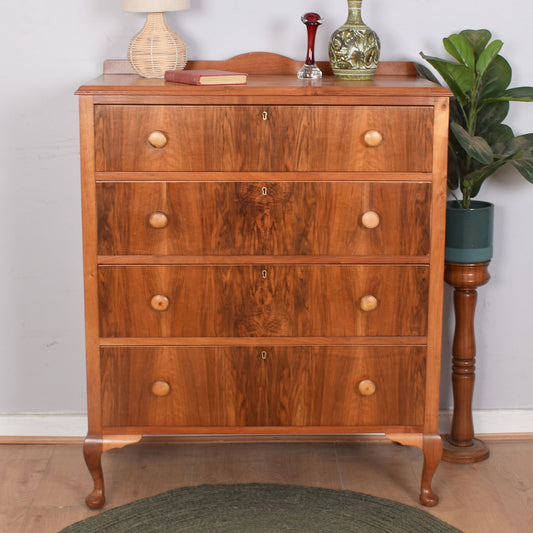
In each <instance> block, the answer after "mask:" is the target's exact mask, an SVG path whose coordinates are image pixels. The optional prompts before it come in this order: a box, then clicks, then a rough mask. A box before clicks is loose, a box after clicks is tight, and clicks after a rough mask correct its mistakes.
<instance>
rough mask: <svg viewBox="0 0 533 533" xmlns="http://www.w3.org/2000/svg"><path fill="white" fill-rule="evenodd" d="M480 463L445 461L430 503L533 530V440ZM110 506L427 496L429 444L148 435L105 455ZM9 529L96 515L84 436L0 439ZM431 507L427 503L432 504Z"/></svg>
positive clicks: (474, 525) (485, 527)
mask: <svg viewBox="0 0 533 533" xmlns="http://www.w3.org/2000/svg"><path fill="white" fill-rule="evenodd" d="M489 446H490V449H491V457H490V458H489V459H488V460H487V461H485V462H483V463H478V464H474V465H453V464H449V463H441V464H440V466H439V468H438V470H437V473H436V475H435V478H434V482H433V488H434V490H435V492H437V494H438V495H439V496H440V498H441V501H440V504H439V505H438V506H437V507H435V508H433V509H430V510H429V512H431V513H432V514H434V515H435V516H437V517H439V518H441V519H442V520H445V521H447V522H448V523H450V524H452V525H454V526H455V527H457V528H459V529H461V530H462V531H464V533H507V532H509V533H511V532H512V533H515V532H516V533H528V532H533V440H527V441H511V442H510V441H501V442H497V441H494V442H489ZM103 464H104V474H105V479H106V485H107V487H106V488H107V499H108V503H107V505H106V507H105V509H109V508H111V507H114V506H118V505H122V504H125V503H128V502H130V501H133V500H136V499H138V498H142V497H144V496H149V495H153V494H157V493H159V492H163V491H166V490H169V489H172V488H175V487H181V486H186V485H198V484H203V483H254V482H256V483H284V484H301V485H308V486H316V487H325V488H332V489H347V490H353V491H358V492H365V493H368V494H373V495H376V496H381V497H384V498H389V499H392V500H396V501H400V502H403V503H406V504H408V505H414V506H418V507H421V508H422V506H419V505H418V503H417V502H418V486H419V476H420V471H421V468H422V454H421V452H420V450H418V449H415V448H410V447H402V446H398V445H395V444H391V443H379V444H369V443H346V442H337V443H324V442H322V443H321V442H319V443H238V444H235V443H233V444H219V443H211V444H191V443H188V444H184V443H181V444H177V445H168V444H166V445H164V444H139V445H135V446H130V447H127V448H124V449H122V450H112V451H109V452H107V453H106V454H104V459H103ZM0 476H1V477H0V479H1V481H0V532H1V533H57V532H58V531H59V530H61V529H62V528H63V527H65V526H67V525H69V524H71V523H73V522H76V521H78V520H81V519H83V518H86V517H88V516H91V515H93V514H94V513H95V511H90V510H89V509H88V508H86V507H85V505H84V498H85V496H86V494H87V493H88V492H89V491H90V489H91V488H92V483H91V479H90V478H89V475H88V473H87V471H86V468H85V463H84V462H83V458H82V453H81V447H80V446H79V445H0ZM426 510H427V509H426Z"/></svg>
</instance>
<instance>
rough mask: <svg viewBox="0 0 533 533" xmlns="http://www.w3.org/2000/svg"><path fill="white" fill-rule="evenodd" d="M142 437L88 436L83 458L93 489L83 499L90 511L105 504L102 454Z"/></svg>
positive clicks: (133, 442) (135, 441)
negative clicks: (91, 479)
mask: <svg viewBox="0 0 533 533" xmlns="http://www.w3.org/2000/svg"><path fill="white" fill-rule="evenodd" d="M141 438H142V435H112V436H105V437H102V436H93V435H88V436H87V438H86V439H85V443H84V445H83V456H84V457H85V462H86V463H87V468H88V469H89V472H90V474H91V476H92V478H93V482H94V488H93V490H92V492H91V493H90V494H89V495H88V496H87V498H86V499H85V503H86V504H87V506H88V507H90V508H91V509H100V508H101V507H103V506H104V504H105V488H104V473H103V470H102V454H103V453H104V452H106V451H107V450H112V449H114V448H123V447H124V446H127V445H128V444H135V443H137V442H139V441H140V440H141Z"/></svg>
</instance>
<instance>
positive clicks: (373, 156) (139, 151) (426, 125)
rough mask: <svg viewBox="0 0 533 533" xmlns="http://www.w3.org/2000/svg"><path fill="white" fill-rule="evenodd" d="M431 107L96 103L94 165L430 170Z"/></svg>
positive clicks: (111, 168) (171, 168)
mask: <svg viewBox="0 0 533 533" xmlns="http://www.w3.org/2000/svg"><path fill="white" fill-rule="evenodd" d="M432 132H433V108H431V107H407V106H329V105H328V106H260V105H240V106H224V105H218V106H202V105H200V106H198V105H185V106H175V105H147V106H136V105H122V106H121V105H97V106H96V107H95V146H96V154H95V155H96V170H97V171H104V172H105V171H108V172H113V171H125V172H135V171H141V172H142V171H189V172H195V171H204V172H209V171H211V172H221V171H245V172H246V171H248V172H258V171H263V172H276V171H279V172H285V171H294V172H306V171H323V172H335V171H337V172H342V171H368V172H372V171H381V172H431V170H432V148H431V147H432Z"/></svg>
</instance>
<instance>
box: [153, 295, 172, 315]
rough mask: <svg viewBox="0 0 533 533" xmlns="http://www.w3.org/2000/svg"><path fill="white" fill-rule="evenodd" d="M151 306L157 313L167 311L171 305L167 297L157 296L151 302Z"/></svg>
mask: <svg viewBox="0 0 533 533" xmlns="http://www.w3.org/2000/svg"><path fill="white" fill-rule="evenodd" d="M150 305H151V306H152V309H154V310H155V311H166V310H167V309H168V306H169V305H170V301H169V299H168V298H167V297H166V296H163V295H162V294H156V295H155V296H154V297H152V299H151V300H150Z"/></svg>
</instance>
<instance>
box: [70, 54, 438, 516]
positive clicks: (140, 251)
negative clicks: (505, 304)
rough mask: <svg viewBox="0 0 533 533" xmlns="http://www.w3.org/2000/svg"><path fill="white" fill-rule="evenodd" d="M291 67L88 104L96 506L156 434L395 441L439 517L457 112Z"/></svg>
mask: <svg viewBox="0 0 533 533" xmlns="http://www.w3.org/2000/svg"><path fill="white" fill-rule="evenodd" d="M249 56H250V55H247V56H244V58H241V59H237V60H236V61H237V63H235V60H230V61H229V62H227V63H217V64H216V67H218V68H233V69H235V68H236V67H238V68H239V70H245V71H246V70H248V71H249V72H250V69H251V68H252V65H253V64H254V62H253V61H251V60H250V57H249ZM232 61H233V62H232ZM239 61H240V63H239ZM269 61H271V62H273V63H275V62H276V61H278V59H276V57H274V56H273V57H271V58H270V59H269ZM279 61H280V65H281V66H280V68H281V69H282V70H283V69H285V71H284V72H283V74H282V75H254V74H253V73H252V74H251V75H250V76H249V82H248V84H247V85H244V86H216V87H196V86H188V85H180V84H165V83H164V82H163V81H154V80H142V79H139V78H137V77H136V76H133V75H114V76H113V75H105V76H103V77H101V78H99V79H98V80H97V81H96V82H94V83H92V84H88V85H85V86H82V87H81V88H80V89H79V91H78V94H79V95H80V113H81V115H80V116H81V160H82V193H83V228H84V268H85V301H86V332H87V378H88V409H89V432H88V436H87V439H86V442H85V446H84V451H85V458H86V461H87V465H88V467H89V470H90V471H91V474H92V476H93V479H94V490H93V491H92V492H91V494H90V495H89V496H88V498H87V503H88V505H89V506H91V507H101V506H102V505H103V504H104V501H105V500H104V484H103V473H102V467H101V454H102V452H104V451H106V450H108V449H110V448H117V447H122V446H124V445H126V444H129V443H133V442H137V441H139V440H140V438H141V437H142V436H143V435H149V434H167V435H176V434H262V435H265V434H272V435H276V434H278V435H279V434H313V433H315V434H318V433H322V434H335V433H344V434H345V433H370V432H381V433H385V434H386V435H387V436H388V437H389V438H390V439H391V440H393V441H396V442H400V443H403V444H409V445H414V446H417V447H419V448H421V449H422V450H423V452H424V456H425V463H424V470H423V473H422V490H421V501H422V503H424V504H426V505H433V504H435V503H436V502H437V498H436V496H435V495H434V494H433V492H432V491H431V479H432V476H433V473H434V471H435V469H436V467H437V464H438V462H439V460H440V456H441V453H442V444H441V441H440V437H439V435H438V388H439V373H440V339H441V319H442V279H443V248H444V203H445V194H446V156H447V125H448V93H447V91H446V90H444V89H442V88H440V87H437V86H435V85H432V84H430V83H429V82H426V81H422V80H418V79H416V77H415V76H414V75H412V72H410V70H409V69H410V68H411V67H410V65H408V64H403V65H398V64H391V65H387V64H383V65H381V66H380V69H381V74H378V75H377V76H376V77H375V79H374V81H373V82H370V83H357V82H338V81H336V80H335V79H334V78H333V77H332V76H326V77H325V78H324V79H323V80H322V82H320V83H319V84H318V85H306V84H305V83H304V82H300V81H298V80H297V79H296V77H295V76H294V75H293V73H292V71H293V70H297V69H298V68H299V63H296V62H295V63H294V64H292V63H291V64H290V67H287V65H289V62H288V61H287V60H286V59H283V61H282V60H281V59H280V60H279ZM198 65H200V66H202V67H204V66H205V64H204V63H201V64H200V63H198V64H197V65H194V64H193V66H196V67H198ZM209 66H214V65H209ZM287 68H289V70H288V71H287Z"/></svg>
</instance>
